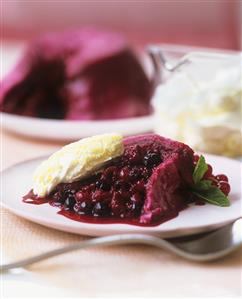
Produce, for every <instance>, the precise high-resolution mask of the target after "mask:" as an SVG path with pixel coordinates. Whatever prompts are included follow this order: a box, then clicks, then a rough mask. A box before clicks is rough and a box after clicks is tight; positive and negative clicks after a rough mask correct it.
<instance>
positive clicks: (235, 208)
mask: <svg viewBox="0 0 242 299" xmlns="http://www.w3.org/2000/svg"><path fill="white" fill-rule="evenodd" d="M205 156H206V160H207V161H208V162H209V163H210V164H211V165H213V168H214V170H215V173H217V174H218V173H225V174H227V175H228V177H229V179H230V185H231V189H232V191H231V194H230V200H231V205H230V207H218V206H214V205H210V204H206V205H203V206H198V205H191V206H189V207H188V208H187V209H185V210H184V211H181V212H180V214H179V216H178V217H176V218H174V219H171V220H169V221H167V222H165V223H163V224H161V225H158V226H154V227H141V226H134V225H129V224H91V223H90V224H89V223H82V222H77V221H74V220H70V219H68V218H66V217H64V216H62V215H59V214H57V212H58V208H54V207H52V206H50V205H49V204H48V203H47V204H42V205H32V204H26V203H23V202H22V196H23V195H25V194H26V193H27V192H28V191H29V190H30V189H31V177H32V173H33V171H34V169H35V168H36V166H37V165H39V163H40V162H41V161H42V160H43V158H38V159H34V160H28V161H25V162H22V163H19V164H16V165H14V166H12V167H10V168H8V169H6V170H4V171H3V172H2V186H3V189H2V198H1V203H2V205H3V206H4V207H5V208H7V209H8V210H10V211H11V212H13V213H14V214H16V215H18V216H20V217H23V218H25V219H28V220H30V221H33V222H36V223H39V224H42V225H44V226H47V227H51V228H54V229H58V230H62V231H66V232H70V233H76V234H81V235H90V236H104V235H110V234H119V233H146V234H154V235H159V236H161V237H167V238H168V237H176V236H181V235H189V234H193V233H201V232H205V231H209V230H212V229H216V228H218V227H221V226H223V225H225V224H228V223H230V222H233V221H234V220H236V219H238V218H240V217H242V195H241V193H242V191H241V171H242V163H241V162H239V161H235V160H232V159H228V158H224V157H218V156H213V155H205Z"/></svg>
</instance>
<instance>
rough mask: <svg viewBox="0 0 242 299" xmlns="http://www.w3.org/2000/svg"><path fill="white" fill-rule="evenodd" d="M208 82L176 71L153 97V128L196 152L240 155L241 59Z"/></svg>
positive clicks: (241, 146) (241, 116) (241, 144)
mask: <svg viewBox="0 0 242 299" xmlns="http://www.w3.org/2000/svg"><path fill="white" fill-rule="evenodd" d="M241 61H242V60H241V57H240V59H238V65H235V66H233V67H230V68H226V69H221V70H220V71H219V72H217V73H216V75H215V76H214V78H213V79H212V80H210V81H209V82H204V81H203V82H202V81H201V82H200V81H198V80H194V79H193V78H192V77H191V76H190V75H188V74H186V73H177V74H175V75H174V76H173V77H172V78H171V79H170V80H168V81H167V83H165V84H164V85H160V86H159V87H158V88H157V90H156V93H155V95H154V98H153V100H152V103H153V107H154V110H155V131H156V132H157V133H159V134H161V135H164V136H166V137H170V138H173V139H176V140H179V141H182V142H185V143H187V144H189V145H190V146H191V147H192V148H194V149H196V150H199V151H206V152H210V153H215V154H222V155H228V156H239V155H242V75H241V71H242V62H241Z"/></svg>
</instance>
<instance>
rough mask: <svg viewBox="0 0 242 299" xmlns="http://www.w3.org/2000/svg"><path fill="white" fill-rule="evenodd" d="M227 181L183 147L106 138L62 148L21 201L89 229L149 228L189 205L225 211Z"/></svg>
mask: <svg viewBox="0 0 242 299" xmlns="http://www.w3.org/2000/svg"><path fill="white" fill-rule="evenodd" d="M229 191H230V187H229V183H228V178H227V177H226V176H225V175H222V174H221V175H217V176H214V175H213V173H212V168H211V166H210V165H207V164H206V162H205V159H204V157H203V156H201V157H199V156H197V155H195V154H194V152H193V150H192V149H191V148H189V147H188V146H187V145H185V144H183V143H180V142H177V141H172V140H170V139H166V138H163V137H161V136H159V135H155V134H149V135H140V136H132V137H127V138H122V136H120V135H116V134H105V135H99V136H93V137H90V138H86V139H82V140H80V141H78V142H75V143H72V144H70V145H67V146H65V147H64V148H62V149H61V150H59V151H58V152H56V153H55V154H53V155H52V156H51V157H49V159H48V160H46V161H44V162H43V163H42V164H41V165H40V166H39V167H38V168H37V170H36V171H35V174H34V185H33V189H32V190H31V191H30V192H29V193H28V194H27V195H25V196H24V198H23V201H24V202H26V203H32V204H42V203H49V204H50V205H51V206H54V207H56V208H58V209H59V212H58V213H59V214H62V215H64V216H66V217H69V218H71V219H73V220H77V221H84V222H91V223H129V224H135V225H143V226H152V225H158V224H160V223H162V222H164V221H167V220H169V219H171V218H174V217H176V216H177V215H178V213H179V212H180V211H181V210H183V209H185V208H186V207H187V206H188V205H189V204H193V203H197V204H205V203H206V202H208V203H212V204H216V205H220V206H228V205H229V200H228V198H227V195H228V193H229Z"/></svg>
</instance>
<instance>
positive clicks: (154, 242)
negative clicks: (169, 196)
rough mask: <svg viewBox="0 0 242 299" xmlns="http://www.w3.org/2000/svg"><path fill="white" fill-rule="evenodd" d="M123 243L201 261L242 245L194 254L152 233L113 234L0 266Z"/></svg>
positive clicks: (16, 265)
mask: <svg viewBox="0 0 242 299" xmlns="http://www.w3.org/2000/svg"><path fill="white" fill-rule="evenodd" d="M198 241H199V240H198ZM123 244H144V245H151V246H155V247H159V248H162V249H164V250H167V251H170V252H172V253H174V254H176V255H178V256H180V257H183V258H185V259H187V260H192V261H200V262H202V261H209V260H214V259H218V258H220V257H222V256H225V255H227V254H229V253H230V252H232V251H234V250H235V249H236V248H238V247H239V246H240V245H241V243H240V242H239V243H238V244H237V245H236V246H233V247H230V248H227V249H224V250H221V251H218V252H214V253H209V254H194V253H189V252H186V251H185V250H183V249H181V248H179V247H177V246H176V245H175V244H173V243H171V242H169V241H167V240H163V239H160V238H158V237H155V236H151V235H145V234H120V235H111V236H105V237H98V238H93V239H90V240H85V241H80V242H77V243H74V244H71V245H67V246H64V247H61V248H58V249H54V250H50V251H47V252H45V253H42V254H38V255H35V256H33V257H30V258H26V259H23V260H19V261H17V262H13V263H9V264H4V265H1V266H0V272H4V271H8V270H10V269H15V268H21V267H25V266H28V265H31V264H34V263H37V262H40V261H43V260H45V259H49V258H51V257H54V256H58V255H61V254H64V253H68V252H71V251H75V250H79V249H84V248H88V247H98V246H104V245H105V246H110V245H123Z"/></svg>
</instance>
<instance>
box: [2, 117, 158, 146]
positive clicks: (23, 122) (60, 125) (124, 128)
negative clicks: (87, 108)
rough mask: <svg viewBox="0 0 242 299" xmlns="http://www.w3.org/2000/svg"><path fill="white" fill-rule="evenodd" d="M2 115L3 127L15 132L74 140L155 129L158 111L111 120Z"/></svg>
mask: <svg viewBox="0 0 242 299" xmlns="http://www.w3.org/2000/svg"><path fill="white" fill-rule="evenodd" d="M0 118H1V126H2V128H4V129H5V130H7V131H10V132H13V133H17V134H20V135H24V136H28V137H34V138H43V139H51V140H61V141H62V140H69V141H70V140H75V139H80V138H83V137H88V136H92V135H97V134H104V133H110V132H116V133H120V134H123V135H124V136H128V135H134V134H141V133H148V132H152V131H153V120H154V115H153V113H151V114H149V115H145V116H137V117H130V118H120V119H108V120H58V119H49V118H48V119H47V118H46V119H43V118H37V117H29V116H22V115H16V114H11V113H6V112H0Z"/></svg>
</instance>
